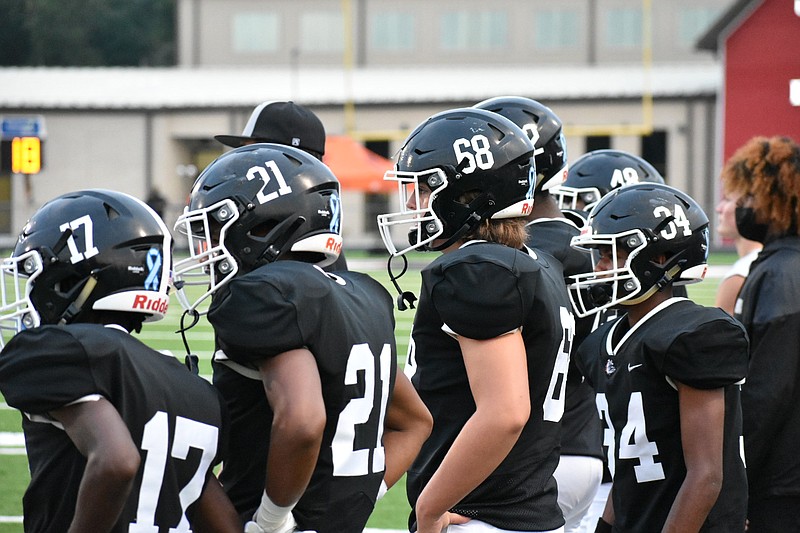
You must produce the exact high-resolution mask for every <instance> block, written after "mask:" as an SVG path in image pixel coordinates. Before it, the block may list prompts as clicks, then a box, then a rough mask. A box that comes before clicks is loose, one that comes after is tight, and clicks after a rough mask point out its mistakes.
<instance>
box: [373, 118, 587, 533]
mask: <svg viewBox="0 0 800 533" xmlns="http://www.w3.org/2000/svg"><path fill="white" fill-rule="evenodd" d="M534 150H535V147H534V144H533V142H531V141H530V139H529V138H528V136H527V135H526V134H525V132H523V131H522V130H521V129H520V128H519V127H518V126H517V125H515V124H514V123H513V122H511V121H510V120H508V119H507V118H505V117H503V116H501V115H499V114H497V113H493V112H491V111H486V110H483V109H475V108H467V109H454V110H449V111H444V112H442V113H439V114H436V115H434V116H432V117H430V118H429V119H428V120H426V121H425V122H423V123H422V124H420V125H419V126H418V127H417V128H416V129H415V130H414V131H413V132H412V133H411V135H410V136H409V137H408V138H407V139H406V141H405V143H404V145H403V147H402V148H401V150H400V152H399V154H398V157H397V163H396V169H395V170H393V171H390V172H388V173H387V174H386V175H385V177H384V179H387V180H390V181H396V182H397V185H398V191H399V193H400V196H401V198H403V199H404V200H403V201H404V204H405V205H402V210H401V211H400V212H396V213H387V214H383V215H379V217H378V224H379V227H380V230H381V235H382V238H383V240H384V243H385V245H386V247H387V249H388V250H389V252H390V253H391V254H392V256H399V255H402V254H404V253H406V252H408V251H410V250H414V249H421V250H434V251H441V252H442V255H441V256H439V257H438V258H437V259H435V260H434V261H433V262H432V263H431V264H430V265H428V266H427V267H425V268H424V269H423V270H422V290H421V296H420V299H419V305H418V309H417V312H416V316H415V317H414V325H413V331H412V337H411V343H410V347H409V348H410V349H409V353H408V361H407V363H406V371H407V373H408V374H409V375H410V376H411V380H412V383H413V384H414V386H415V388H416V389H417V390H418V391H419V393H420V396H422V399H423V401H424V402H425V404H426V405H427V406H428V408H429V409H430V410H431V412H432V414H433V419H434V424H433V432H432V434H431V437H430V438H429V439H428V440H427V441H426V442H425V444H424V445H423V447H422V451H421V452H420V454H419V456H418V457H417V459H416V461H415V462H414V464H413V465H412V467H411V468H410V470H409V472H408V478H407V491H408V496H409V501H410V503H411V506H412V513H411V516H410V518H409V527H410V530H411V531H418V532H419V533H434V532H435V533H440V532H441V531H443V529H444V528H445V527H447V530H448V531H451V532H456V531H465V532H467V531H489V530H491V531H506V532H516V531H540V532H545V531H547V532H550V531H563V525H564V518H563V516H562V513H561V510H560V509H559V507H558V502H557V497H558V491H557V487H556V482H555V479H554V478H553V471H554V470H555V468H556V465H557V464H558V448H559V441H560V433H561V418H562V415H563V412H564V387H565V384H566V374H567V371H568V365H569V350H570V344H571V342H572V339H573V335H574V329H575V324H574V317H573V315H572V313H571V311H570V306H569V298H568V296H567V294H566V288H565V285H564V277H563V271H562V269H561V265H560V263H558V262H557V261H556V260H554V259H553V258H552V257H550V256H546V255H545V254H537V253H535V252H534V251H532V250H530V249H527V248H526V247H525V241H526V238H527V235H526V231H525V223H526V218H525V217H526V216H527V215H528V214H529V213H530V209H531V203H532V202H533V192H534V189H535V187H536V184H537V173H536V166H535V161H534ZM394 228H406V229H408V238H409V246H405V245H403V246H401V247H397V246H396V245H395V242H394V239H393V233H394V232H393V229H394Z"/></svg>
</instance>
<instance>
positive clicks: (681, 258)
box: [570, 183, 708, 317]
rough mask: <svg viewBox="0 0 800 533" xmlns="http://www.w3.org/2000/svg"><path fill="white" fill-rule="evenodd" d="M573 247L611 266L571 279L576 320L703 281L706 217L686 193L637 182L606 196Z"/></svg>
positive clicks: (575, 239) (574, 241) (573, 239)
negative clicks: (676, 287)
mask: <svg viewBox="0 0 800 533" xmlns="http://www.w3.org/2000/svg"><path fill="white" fill-rule="evenodd" d="M572 246H573V247H574V248H578V249H583V250H588V251H590V252H591V253H592V256H593V258H594V261H595V265H596V264H597V261H599V259H600V255H601V254H602V255H603V256H605V257H607V258H608V259H609V260H610V261H611V268H609V269H607V270H602V271H597V270H596V271H595V272H591V273H586V274H578V275H575V276H572V280H573V283H572V284H571V285H570V297H571V298H572V303H573V307H574V309H575V312H576V314H577V315H578V316H581V317H584V316H587V315H590V314H592V313H596V312H598V311H600V310H603V309H606V308H609V307H612V306H615V305H618V304H622V305H635V304H638V303H641V302H643V301H644V300H646V299H647V298H649V297H650V296H652V295H653V294H654V293H655V292H656V291H658V290H660V289H661V288H663V287H665V286H666V285H668V284H669V283H673V284H674V285H684V284H688V283H695V282H698V281H702V280H703V278H704V277H705V274H706V270H707V260H708V217H707V216H706V214H705V213H704V212H703V209H702V208H701V207H700V206H699V205H698V204H697V202H695V201H694V200H693V199H692V198H691V197H690V196H689V195H687V194H685V193H684V192H682V191H679V190H678V189H675V188H673V187H670V186H668V185H664V184H657V183H638V184H634V185H629V186H626V187H621V188H619V189H616V190H614V191H612V192H610V193H609V194H608V195H606V196H605V197H604V198H603V199H602V200H601V201H600V203H598V204H597V205H596V206H595V207H594V209H593V210H592V212H591V214H590V216H589V221H588V223H587V225H586V226H585V227H584V230H583V232H582V233H581V235H578V236H576V237H573V238H572Z"/></svg>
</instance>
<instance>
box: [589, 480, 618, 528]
mask: <svg viewBox="0 0 800 533" xmlns="http://www.w3.org/2000/svg"><path fill="white" fill-rule="evenodd" d="M613 492H614V489H613V483H612V489H611V490H609V491H608V497H606V504H605V506H604V507H603V512H602V513H601V514H600V518H599V519H598V520H597V526H596V527H595V529H594V533H611V530H612V526H613V525H614V522H615V521H616V515H615V514H614V501H613V500H612V499H611V494H612V493H613Z"/></svg>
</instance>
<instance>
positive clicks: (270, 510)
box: [256, 348, 326, 531]
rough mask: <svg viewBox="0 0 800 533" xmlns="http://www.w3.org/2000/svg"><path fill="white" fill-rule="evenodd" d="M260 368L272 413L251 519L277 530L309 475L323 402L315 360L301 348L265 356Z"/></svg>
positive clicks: (316, 449) (318, 442) (321, 422)
mask: <svg viewBox="0 0 800 533" xmlns="http://www.w3.org/2000/svg"><path fill="white" fill-rule="evenodd" d="M259 371H260V373H261V381H262V383H263V384H264V391H265V393H266V395H267V400H268V402H269V405H270V408H271V409H272V412H273V419H272V432H271V436H270V442H269V454H268V456H267V479H266V487H265V494H264V497H263V498H262V502H261V506H260V507H259V509H258V511H257V513H256V522H257V523H258V524H259V526H261V528H262V530H264V531H276V530H281V529H279V528H281V527H283V526H284V525H286V526H287V527H288V524H289V521H291V522H293V518H292V516H291V510H292V508H293V507H294V505H295V504H296V503H297V501H298V500H299V499H300V497H301V496H302V495H303V492H304V491H305V489H306V487H307V486H308V482H309V481H310V480H311V474H312V473H313V472H314V467H315V466H316V464H317V457H318V456H319V448H320V445H321V443H322V434H323V431H324V429H325V421H326V414H325V403H324V401H323V398H322V383H321V381H320V376H319V370H318V369H317V363H316V360H315V359H314V355H313V354H312V353H311V352H310V351H308V350H307V349H305V348H301V349H296V350H289V351H287V352H284V353H282V354H280V355H277V356H275V357H270V358H267V359H265V360H263V361H262V362H261V364H260V365H259ZM287 530H291V529H287Z"/></svg>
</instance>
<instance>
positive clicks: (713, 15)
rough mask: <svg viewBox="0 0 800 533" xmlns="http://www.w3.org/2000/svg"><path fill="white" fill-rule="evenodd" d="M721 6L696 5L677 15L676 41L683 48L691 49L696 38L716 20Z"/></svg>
mask: <svg viewBox="0 0 800 533" xmlns="http://www.w3.org/2000/svg"><path fill="white" fill-rule="evenodd" d="M721 12H722V8H719V7H696V8H689V9H685V10H683V11H681V12H680V14H679V15H678V41H679V42H680V44H681V45H682V46H683V47H684V48H689V49H693V48H694V45H695V43H696V42H697V39H698V38H699V37H700V35H702V34H703V33H704V32H706V31H707V30H708V29H709V28H710V27H711V24H713V23H714V21H716V20H717V18H718V17H719V15H720V13H721Z"/></svg>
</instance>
